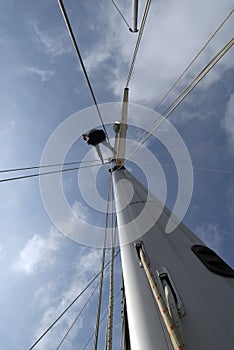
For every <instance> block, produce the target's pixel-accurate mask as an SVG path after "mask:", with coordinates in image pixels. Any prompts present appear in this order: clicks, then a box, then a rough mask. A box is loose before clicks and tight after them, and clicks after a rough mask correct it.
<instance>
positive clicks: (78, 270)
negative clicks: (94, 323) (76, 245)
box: [34, 248, 101, 350]
mask: <svg viewBox="0 0 234 350" xmlns="http://www.w3.org/2000/svg"><path fill="white" fill-rule="evenodd" d="M70 265H71V266H72V268H73V271H74V273H73V278H72V280H71V281H70V282H69V281H67V276H65V278H66V285H65V288H64V289H63V290H62V291H61V293H60V296H59V298H58V297H57V298H56V297H55V295H56V285H55V284H54V283H52V284H50V286H49V287H48V286H43V287H42V288H41V289H40V291H37V292H36V294H35V298H34V300H35V302H37V300H38V298H42V299H46V302H45V303H44V304H41V305H42V307H43V309H44V311H43V314H42V316H41V317H40V321H39V324H38V325H37V329H36V330H35V331H34V339H37V338H38V337H39V336H40V335H41V334H42V333H43V332H44V331H45V329H47V328H48V326H50V325H51V324H52V322H53V321H54V320H55V319H56V317H57V316H58V315H59V314H60V313H61V312H63V311H64V309H65V308H66V307H67V306H68V305H69V304H70V303H71V302H72V300H74V298H75V297H76V296H77V295H78V294H79V293H80V292H81V291H82V290H83V289H84V287H85V286H86V285H87V284H88V282H89V281H90V279H91V278H92V277H93V276H94V275H95V274H96V273H97V272H98V271H99V270H100V266H101V250H94V249H92V250H89V249H87V248H81V249H80V250H79V252H78V257H77V258H76V259H74V260H72V261H70ZM97 282H98V280H97ZM95 285H96V284H95V283H94V285H93V286H92V287H91V288H90V289H89V290H88V291H87V292H86V293H85V295H84V298H83V297H81V298H79V300H78V301H77V302H76V303H75V305H74V306H73V307H72V308H71V309H70V310H69V311H68V312H67V313H66V314H65V315H64V316H63V318H62V320H61V321H60V322H59V323H58V324H57V325H56V326H55V327H54V328H53V331H52V332H50V333H48V334H47V336H46V337H45V338H44V339H43V340H42V341H41V342H40V343H39V344H38V349H40V350H44V349H52V348H54V347H55V346H57V345H58V343H59V341H60V340H61V338H62V337H63V335H64V333H65V332H66V330H67V329H68V327H69V326H70V325H71V323H72V322H73V320H74V319H75V317H76V316H77V314H78V312H79V310H80V308H81V306H82V305H83V304H84V302H85V301H86V300H87V298H88V296H89V295H90V294H91V291H92V290H93V288H94V286H95ZM57 290H58V287H57ZM77 310H78V311H77ZM86 311H87V310H86ZM86 315H87V313H86ZM84 317H85V316H84V315H82V316H81V317H80V318H79V322H77V324H76V332H73V333H72V332H71V333H70V334H69V339H68V340H67V339H66V349H69V348H70V347H69V345H70V342H72V340H73V337H75V336H77V332H78V334H79V330H80V329H82V338H84V337H85V334H84V330H83V327H82V326H83V322H84ZM86 328H87V327H86Z"/></svg>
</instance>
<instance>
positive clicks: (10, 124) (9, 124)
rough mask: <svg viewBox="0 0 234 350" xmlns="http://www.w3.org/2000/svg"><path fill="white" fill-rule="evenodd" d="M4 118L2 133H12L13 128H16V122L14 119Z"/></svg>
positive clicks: (0, 126) (0, 127)
mask: <svg viewBox="0 0 234 350" xmlns="http://www.w3.org/2000/svg"><path fill="white" fill-rule="evenodd" d="M4 119H5V120H2V122H1V125H0V135H5V134H9V133H11V132H12V131H13V130H15V126H16V123H15V121H14V120H12V119H11V120H9V119H8V120H7V119H6V118H4Z"/></svg>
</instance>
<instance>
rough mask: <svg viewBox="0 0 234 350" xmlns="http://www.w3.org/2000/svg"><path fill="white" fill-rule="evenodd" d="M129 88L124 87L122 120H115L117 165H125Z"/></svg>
mask: <svg viewBox="0 0 234 350" xmlns="http://www.w3.org/2000/svg"><path fill="white" fill-rule="evenodd" d="M128 91H129V89H128V88H125V89H124V96H123V106H122V115H121V121H120V122H115V124H114V126H113V129H114V131H115V149H116V152H117V156H116V166H117V167H118V168H119V167H122V166H123V165H124V158H125V150H126V135H127V128H128V125H127V116H128Z"/></svg>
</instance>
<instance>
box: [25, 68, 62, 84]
mask: <svg viewBox="0 0 234 350" xmlns="http://www.w3.org/2000/svg"><path fill="white" fill-rule="evenodd" d="M26 71H27V72H29V73H31V74H34V75H36V76H38V77H39V78H40V79H41V81H42V82H45V81H47V80H49V79H50V78H51V77H52V76H53V75H55V72H54V71H52V70H43V69H39V68H36V67H28V68H26Z"/></svg>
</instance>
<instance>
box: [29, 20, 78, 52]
mask: <svg viewBox="0 0 234 350" xmlns="http://www.w3.org/2000/svg"><path fill="white" fill-rule="evenodd" d="M30 26H31V27H32V29H33V32H34V34H35V36H36V39H37V41H36V43H38V44H39V45H40V47H41V48H42V49H43V51H44V52H45V53H46V54H49V55H51V56H53V57H56V56H61V55H64V54H67V53H69V52H71V51H72V45H71V42H70V40H68V39H69V38H68V34H67V32H66V30H65V29H64V30H63V31H62V32H61V31H58V30H56V33H54V34H53V35H52V34H48V33H47V32H46V31H43V30H41V29H40V28H39V25H38V22H37V21H31V22H30Z"/></svg>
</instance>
